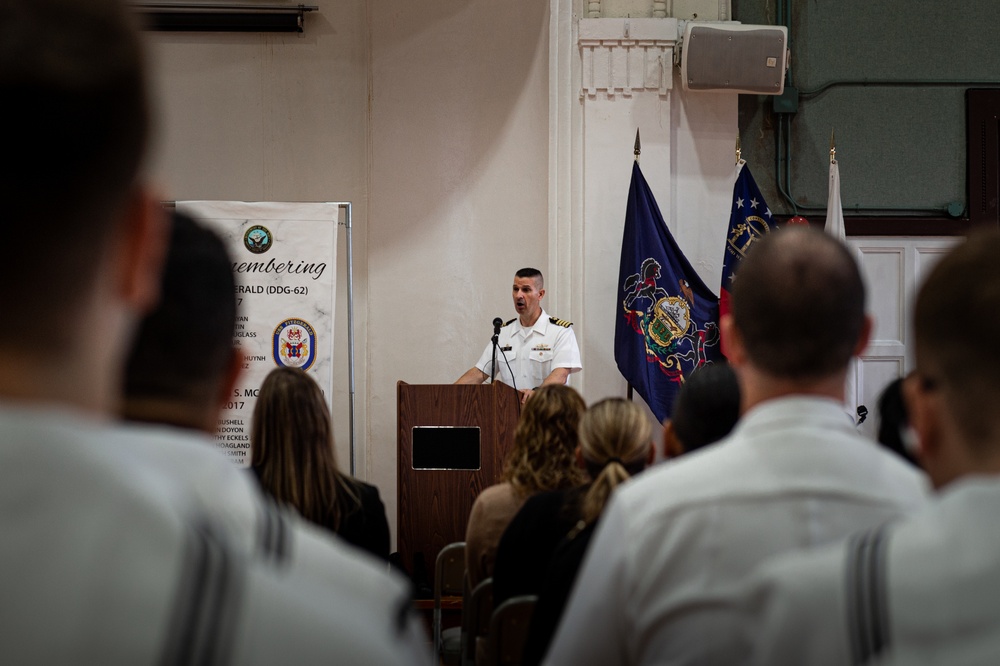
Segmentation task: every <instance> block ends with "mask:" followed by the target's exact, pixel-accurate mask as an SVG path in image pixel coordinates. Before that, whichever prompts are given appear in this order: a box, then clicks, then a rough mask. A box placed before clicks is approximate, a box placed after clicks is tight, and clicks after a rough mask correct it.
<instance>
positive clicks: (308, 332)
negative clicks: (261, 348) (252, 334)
mask: <svg viewBox="0 0 1000 666" xmlns="http://www.w3.org/2000/svg"><path fill="white" fill-rule="evenodd" d="M315 360H316V331H315V330H313V327H312V326H310V325H309V323H308V322H305V321H303V320H301V319H286V320H285V321H283V322H281V323H280V324H278V326H277V327H276V328H275V329H274V362H275V363H277V364H278V366H279V367H283V368H300V369H302V370H308V369H309V366H311V365H312V364H313V361H315Z"/></svg>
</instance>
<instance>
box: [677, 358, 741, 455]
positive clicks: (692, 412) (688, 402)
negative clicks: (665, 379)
mask: <svg viewBox="0 0 1000 666" xmlns="http://www.w3.org/2000/svg"><path fill="white" fill-rule="evenodd" d="M739 418H740V385H739V382H738V381H737V379H736V373H735V372H733V369H732V367H730V366H729V364H728V363H708V364H706V365H703V366H701V367H700V368H698V369H697V370H695V371H694V372H692V373H691V375H689V376H688V378H687V380H686V381H685V382H684V385H683V386H681V389H680V391H678V393H677V398H676V399H675V400H674V409H673V413H672V414H671V416H670V421H669V423H668V424H667V425H666V428H667V429H668V430H669V431H671V433H670V434H669V435H665V437H674V438H676V441H677V443H678V444H679V447H677V448H679V449H680V451H676V450H675V451H673V453H681V452H683V453H687V452H690V451H694V450H695V449H700V448H701V447H703V446H708V445H709V444H712V443H713V442H717V441H718V440H720V439H722V438H723V437H725V436H726V435H728V434H729V432H730V431H731V430H732V429H733V427H734V426H735V425H736V422H737V421H738V420H739Z"/></svg>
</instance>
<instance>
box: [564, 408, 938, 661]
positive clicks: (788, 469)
mask: <svg viewBox="0 0 1000 666" xmlns="http://www.w3.org/2000/svg"><path fill="white" fill-rule="evenodd" d="M926 492H927V486H926V482H925V479H924V477H923V475H921V474H919V473H918V472H917V471H915V470H914V469H913V468H911V467H910V466H908V465H907V464H906V463H905V462H903V461H902V460H901V459H899V458H898V457H897V456H895V454H892V453H889V452H887V451H885V450H884V449H882V448H881V447H879V445H878V444H876V443H875V442H872V441H870V440H867V439H864V438H863V437H861V436H860V435H859V434H857V431H856V430H855V427H854V424H853V423H852V421H851V420H850V419H849V418H848V417H847V416H846V415H845V413H844V408H843V405H841V404H840V403H838V402H835V401H833V400H826V399H818V398H810V397H790V398H782V399H776V400H771V401H768V402H766V403H763V404H760V405H758V406H757V407H755V408H753V409H752V410H750V411H749V412H748V413H747V414H746V415H745V416H744V417H743V419H742V420H741V421H740V423H739V424H737V427H736V429H735V430H734V431H733V433H732V434H731V435H730V436H729V437H728V438H726V439H724V440H722V441H721V442H718V443H716V444H715V445H712V446H710V447H707V448H705V449H701V450H699V451H696V452H693V453H691V454H689V455H687V456H684V457H682V458H680V459H678V460H677V461H676V462H670V463H666V464H664V465H662V466H660V467H658V468H653V469H651V470H649V471H647V472H645V473H643V474H640V475H639V476H638V477H636V478H635V479H634V480H633V481H630V482H627V483H626V484H624V485H623V486H621V487H620V488H619V490H618V492H616V493H615V494H614V496H613V498H612V500H611V502H610V503H609V505H608V506H607V508H606V509H605V512H604V514H603V515H602V517H601V521H600V523H599V525H598V528H597V531H596V534H595V536H594V539H593V541H592V542H591V544H590V548H589V550H588V553H587V556H586V559H585V560H584V564H583V567H582V569H581V572H580V575H579V576H578V577H577V582H576V586H575V587H574V590H573V593H572V595H571V597H570V600H569V603H568V605H567V608H566V613H565V614H564V615H563V619H562V623H561V625H560V627H559V629H558V631H557V633H556V636H555V638H554V640H553V643H552V647H551V648H550V651H549V654H548V656H547V658H546V662H545V663H547V664H559V665H565V666H569V665H575V664H584V663H587V664H667V663H669V664H690V663H706V662H705V654H706V652H707V651H708V648H709V647H710V646H711V645H712V644H713V641H714V640H715V638H716V635H717V634H718V632H719V630H720V625H719V624H718V623H716V622H715V621H714V620H715V614H714V612H713V611H712V604H713V603H715V602H716V601H717V600H719V599H725V598H727V597H728V595H729V594H731V592H730V589H731V588H732V586H733V585H734V584H735V583H737V582H738V581H739V580H740V579H741V578H742V577H743V576H744V575H745V574H747V573H748V572H749V571H751V570H752V569H753V568H754V567H755V566H756V565H758V564H759V563H760V562H762V561H763V560H764V559H765V558H768V557H770V556H772V555H774V554H777V553H781V552H785V551H789V550H792V549H796V548H809V547H814V546H817V545H820V544H825V543H828V542H831V541H833V540H836V539H839V538H842V537H844V536H846V535H848V534H850V533H851V532H854V531H855V530H858V529H864V528H867V527H870V526H872V525H877V524H879V523H882V522H883V521H886V520H890V519H893V518H896V517H898V516H900V515H903V514H906V513H910V512H912V511H914V510H916V509H917V508H919V507H920V506H921V505H922V504H923V503H924V500H925V497H926ZM718 663H725V662H718Z"/></svg>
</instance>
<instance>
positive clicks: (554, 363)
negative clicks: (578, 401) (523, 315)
mask: <svg viewBox="0 0 1000 666" xmlns="http://www.w3.org/2000/svg"><path fill="white" fill-rule="evenodd" d="M570 326H571V325H570ZM570 326H562V325H560V324H555V323H553V322H552V321H550V320H549V315H548V314H547V313H546V312H545V310H542V313H541V314H540V315H539V316H538V320H537V321H536V322H535V325H534V326H532V327H530V328H526V327H524V326H521V321H520V319H514V320H513V321H511V322H509V323H507V324H504V325H503V327H502V328H501V329H500V337H499V338H498V345H497V375H496V378H497V381H501V382H503V383H504V384H507V385H508V386H513V387H514V388H516V389H535V388H538V387H539V386H540V385H541V384H542V382H543V381H544V380H545V378H546V377H548V376H549V374H550V373H551V372H552V371H553V370H555V369H556V368H569V371H570V374H572V373H574V372H579V371H580V370H581V369H582V366H581V365H580V348H579V347H578V346H577V344H576V335H574V334H573V329H572V328H571V327H570ZM505 359H506V360H505ZM492 361H493V342H492V341H491V342H490V343H489V344H488V345H486V349H485V350H484V351H483V355H482V356H480V357H479V361H478V362H477V363H476V367H477V368H479V369H480V370H481V371H482V372H484V373H486V375H487V376H492V374H493V366H492ZM508 364H509V366H510V367H509V368H508Z"/></svg>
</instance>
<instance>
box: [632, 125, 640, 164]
mask: <svg viewBox="0 0 1000 666" xmlns="http://www.w3.org/2000/svg"><path fill="white" fill-rule="evenodd" d="M640 152H642V151H641V149H640V148H639V128H638V127H636V128H635V149H634V150H633V151H632V154H633V155H635V161H636V162H638V161H639V153H640Z"/></svg>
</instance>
